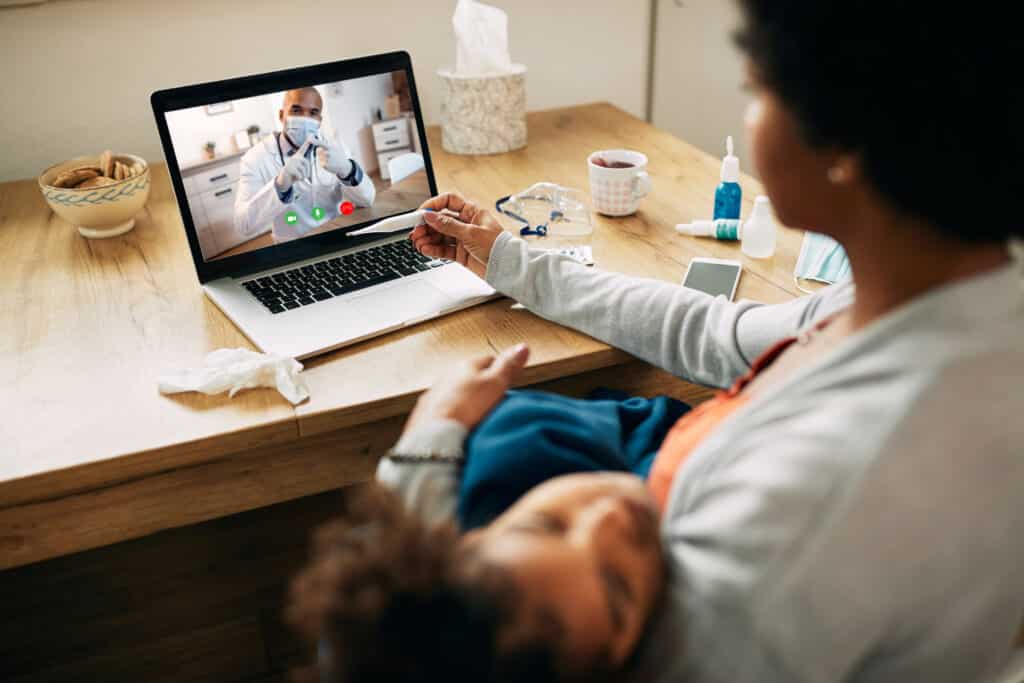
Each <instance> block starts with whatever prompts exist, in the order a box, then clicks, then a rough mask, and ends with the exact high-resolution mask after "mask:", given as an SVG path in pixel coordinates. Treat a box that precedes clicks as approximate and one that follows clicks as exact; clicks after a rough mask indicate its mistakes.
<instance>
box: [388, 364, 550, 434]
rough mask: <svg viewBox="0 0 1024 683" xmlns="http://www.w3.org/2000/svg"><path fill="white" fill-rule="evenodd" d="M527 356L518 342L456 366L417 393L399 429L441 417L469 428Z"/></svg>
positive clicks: (491, 405)
mask: <svg viewBox="0 0 1024 683" xmlns="http://www.w3.org/2000/svg"><path fill="white" fill-rule="evenodd" d="M529 356H530V349H529V347H528V346H527V345H526V344H519V345H517V346H514V347H512V348H511V349H506V350H505V351H503V352H502V353H501V354H499V355H498V356H497V357H494V356H486V357H484V358H478V359H476V360H474V361H472V362H470V363H466V364H464V365H462V366H460V367H459V368H458V369H456V370H455V371H454V372H452V374H450V375H449V376H447V377H445V378H444V379H442V380H440V381H439V382H437V383H436V384H434V386H432V387H431V388H430V389H429V390H428V391H427V392H426V393H424V394H423V395H422V396H420V398H419V400H418V401H417V402H416V407H415V408H413V410H412V414H410V415H409V420H408V421H407V422H406V423H405V429H404V430H403V431H405V432H408V431H409V430H411V429H414V428H415V427H417V426H419V425H421V424H425V423H428V422H433V421H436V420H444V419H448V420H455V421H456V422H460V423H462V425H463V426H465V427H466V429H470V430H471V429H473V428H474V427H476V426H477V425H478V424H480V422H481V420H483V419H484V417H485V416H486V415H487V413H489V412H491V409H493V408H494V406H496V405H498V403H499V402H500V401H501V399H502V398H504V396H505V392H506V391H508V390H509V388H510V387H511V386H512V382H513V381H515V379H516V376H517V375H518V374H519V372H520V371H521V370H522V369H523V368H524V367H525V366H526V360H527V359H528V358H529Z"/></svg>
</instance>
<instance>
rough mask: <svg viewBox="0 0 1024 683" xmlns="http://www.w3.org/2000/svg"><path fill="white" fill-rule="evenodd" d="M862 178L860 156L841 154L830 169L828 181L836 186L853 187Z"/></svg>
mask: <svg viewBox="0 0 1024 683" xmlns="http://www.w3.org/2000/svg"><path fill="white" fill-rule="evenodd" d="M860 177H861V167H860V156H859V155H857V154H849V153H845V154H839V155H837V156H836V158H835V161H833V162H832V164H831V165H830V166H829V167H828V181H829V182H830V183H832V184H833V185H836V186H843V185H852V184H854V183H855V182H857V181H858V180H860Z"/></svg>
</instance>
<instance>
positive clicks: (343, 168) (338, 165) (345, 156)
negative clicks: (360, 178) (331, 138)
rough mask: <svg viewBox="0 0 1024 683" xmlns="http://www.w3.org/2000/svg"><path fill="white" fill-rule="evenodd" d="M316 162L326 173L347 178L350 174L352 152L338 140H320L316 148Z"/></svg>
mask: <svg viewBox="0 0 1024 683" xmlns="http://www.w3.org/2000/svg"><path fill="white" fill-rule="evenodd" d="M316 160H317V163H319V164H320V166H321V167H323V169H324V170H326V171H327V172H328V173H333V174H334V175H336V176H338V178H347V177H348V176H349V175H351V174H352V154H351V152H349V151H348V147H346V146H345V143H344V142H341V141H340V140H339V141H337V142H327V141H321V143H320V145H319V146H318V147H317V148H316Z"/></svg>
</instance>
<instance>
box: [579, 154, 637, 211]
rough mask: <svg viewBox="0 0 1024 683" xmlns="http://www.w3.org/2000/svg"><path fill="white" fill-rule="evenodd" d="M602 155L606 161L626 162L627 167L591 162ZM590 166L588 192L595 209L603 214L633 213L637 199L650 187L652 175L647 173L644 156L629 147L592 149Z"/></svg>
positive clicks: (601, 157)
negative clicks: (599, 164)
mask: <svg viewBox="0 0 1024 683" xmlns="http://www.w3.org/2000/svg"><path fill="white" fill-rule="evenodd" d="M595 159H603V160H604V161H605V162H607V163H620V164H629V167H628V168H607V167H604V166H598V165H597V164H595V163H594V160H595ZM587 166H588V167H589V169H590V195H591V197H592V199H593V201H594V209H596V210H597V212H598V213H601V214H604V215H605V216H629V215H630V214H634V213H636V210H637V209H638V208H639V207H640V200H641V199H643V198H644V197H646V196H647V195H648V193H650V191H651V187H652V186H651V177H650V176H649V175H647V156H646V155H644V154H641V153H640V152H632V151H630V150H628V149H609V150H604V151H601V152H594V153H593V154H591V155H590V156H589V157H588V158H587Z"/></svg>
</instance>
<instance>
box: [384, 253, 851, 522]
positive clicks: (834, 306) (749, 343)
mask: <svg viewBox="0 0 1024 683" xmlns="http://www.w3.org/2000/svg"><path fill="white" fill-rule="evenodd" d="M487 281H488V282H489V283H490V284H491V286H492V287H494V288H495V289H497V290H498V291H500V292H502V293H503V294H506V295H507V296H510V297H512V298H514V299H516V300H518V301H519V302H521V303H522V304H523V305H524V306H526V308H528V309H529V310H531V311H533V312H534V313H536V314H537V315H539V316H541V317H543V318H546V319H548V320H552V321H554V322H558V323H561V324H563V325H567V326H569V327H573V328H575V329H577V330H579V331H581V332H584V333H586V334H589V335H591V336H593V337H595V338H597V339H600V340H601V341H603V342H606V343H608V344H611V345H612V346H616V347H618V348H620V349H623V350H625V351H628V352H629V353H632V354H633V355H635V356H637V357H639V358H642V359H644V360H646V361H648V362H650V363H652V364H654V365H657V366H658V367H661V368H664V369H665V370H667V371H669V372H671V373H673V374H676V375H678V376H680V377H684V378H686V379H689V380H691V381H695V382H698V383H701V384H705V385H709V386H719V387H723V386H727V385H729V384H730V383H732V381H733V380H734V379H735V378H736V377H738V376H739V375H741V374H743V373H744V372H746V371H747V370H748V369H749V368H750V363H751V361H752V360H753V359H754V358H756V357H757V356H759V355H760V354H761V353H762V352H763V351H764V350H765V349H767V348H768V347H769V346H771V345H772V344H774V343H775V342H776V341H778V340H779V339H782V338H785V337H787V336H791V335H793V334H795V333H796V332H797V331H798V330H800V329H801V328H802V327H804V326H806V325H808V324H811V323H813V322H814V321H815V320H818V319H820V318H822V317H824V316H826V315H828V314H830V313H831V312H833V311H836V310H839V308H841V307H843V306H845V305H847V304H848V303H849V302H850V300H851V299H852V287H846V286H840V287H830V288H827V289H824V290H822V291H821V292H818V293H817V294H815V295H813V296H809V297H804V298H802V299H796V300H794V301H791V302H788V303H785V304H776V305H771V306H765V305H762V304H757V303H754V302H752V301H741V302H739V303H731V302H729V301H727V300H726V299H725V298H724V297H718V298H714V297H711V296H708V295H707V294H703V293H701V292H697V291H694V290H691V289H687V288H685V287H682V286H680V285H673V284H671V283H667V282H662V281H658V280H648V279H643V278H633V277H627V276H625V275H618V274H615V273H607V272H602V271H600V270H593V269H591V268H587V267H586V266H583V265H581V264H579V263H577V262H576V261H574V260H572V259H571V258H568V257H565V256H560V255H557V254H555V253H551V252H547V251H543V250H536V249H530V248H529V247H528V246H527V244H526V242H524V241H523V240H520V239H516V238H514V237H512V236H511V235H509V234H508V233H502V235H500V236H499V237H498V239H497V241H496V242H495V243H494V247H493V248H492V250H491V258H490V263H489V265H488V269H487ZM466 434H467V430H466V429H465V427H463V426H462V425H459V424H457V423H453V422H451V421H440V422H437V423H434V424H426V425H421V426H420V427H418V428H417V429H415V430H413V431H411V432H409V433H407V434H406V435H405V436H403V437H402V439H401V440H400V441H399V443H398V444H397V445H396V446H395V449H394V450H395V451H396V452H398V453H401V454H402V455H404V456H423V457H422V460H417V459H415V458H408V457H407V458H405V459H403V460H402V461H401V462H398V461H395V460H393V459H391V458H387V457H386V458H384V459H383V460H382V461H381V463H380V465H379V467H378V469H377V480H378V481H379V482H380V483H381V484H383V485H385V486H388V487H389V488H391V489H393V490H394V491H396V492H397V493H398V494H399V495H400V496H401V497H402V499H403V500H404V501H405V503H406V505H407V506H408V507H409V508H410V509H412V510H415V511H416V512H417V513H418V514H420V515H421V516H422V517H423V518H424V519H427V520H428V521H431V522H433V521H441V520H443V519H446V518H449V517H451V516H452V515H453V513H454V511H455V505H456V502H457V498H458V473H459V469H460V465H459V463H458V462H457V460H458V458H461V455H462V442H463V441H464V439H465V437H466ZM438 454H441V455H446V456H451V457H450V458H449V461H448V462H437V461H436V460H432V459H430V457H429V456H431V455H438Z"/></svg>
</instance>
